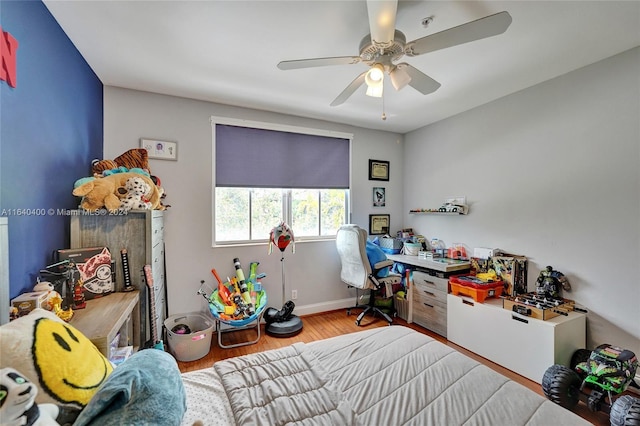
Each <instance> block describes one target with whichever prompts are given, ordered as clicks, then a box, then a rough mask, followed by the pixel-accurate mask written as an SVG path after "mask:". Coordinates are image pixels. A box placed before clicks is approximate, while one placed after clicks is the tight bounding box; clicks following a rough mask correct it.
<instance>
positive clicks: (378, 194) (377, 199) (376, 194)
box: [373, 186, 387, 207]
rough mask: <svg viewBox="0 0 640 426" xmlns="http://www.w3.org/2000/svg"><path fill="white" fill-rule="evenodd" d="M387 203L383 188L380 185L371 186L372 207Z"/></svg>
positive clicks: (382, 205)
mask: <svg viewBox="0 0 640 426" xmlns="http://www.w3.org/2000/svg"><path fill="white" fill-rule="evenodd" d="M386 204H387V202H386V194H385V189H384V188H382V187H379V186H377V187H374V188H373V207H384V206H385V205H386Z"/></svg>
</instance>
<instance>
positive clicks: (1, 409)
mask: <svg viewBox="0 0 640 426" xmlns="http://www.w3.org/2000/svg"><path fill="white" fill-rule="evenodd" d="M0 389H2V391H0V423H1V424H3V425H26V426H48V425H57V424H58V423H57V422H56V420H55V419H56V417H58V413H59V411H60V410H59V408H58V407H57V406H56V405H55V404H36V403H35V401H36V395H37V394H38V388H37V387H36V386H34V385H32V384H31V382H30V381H29V379H27V378H26V377H24V376H23V375H22V374H20V373H19V372H18V371H17V370H14V369H13V368H9V367H7V368H3V369H2V370H0Z"/></svg>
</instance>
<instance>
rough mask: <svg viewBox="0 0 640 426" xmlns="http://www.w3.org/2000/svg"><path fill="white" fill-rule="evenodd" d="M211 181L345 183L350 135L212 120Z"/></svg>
mask: <svg viewBox="0 0 640 426" xmlns="http://www.w3.org/2000/svg"><path fill="white" fill-rule="evenodd" d="M215 132H216V157H215V158H216V160H215V161H216V186H227V187H229V186H231V187H243V188H315V189H325V188H326V189H337V188H343V189H347V188H349V139H341V138H332V137H327V136H317V135H308V134H301V133H291V132H283V131H277V130H266V129H256V128H250V127H239V126H231V125H227V124H216V125H215Z"/></svg>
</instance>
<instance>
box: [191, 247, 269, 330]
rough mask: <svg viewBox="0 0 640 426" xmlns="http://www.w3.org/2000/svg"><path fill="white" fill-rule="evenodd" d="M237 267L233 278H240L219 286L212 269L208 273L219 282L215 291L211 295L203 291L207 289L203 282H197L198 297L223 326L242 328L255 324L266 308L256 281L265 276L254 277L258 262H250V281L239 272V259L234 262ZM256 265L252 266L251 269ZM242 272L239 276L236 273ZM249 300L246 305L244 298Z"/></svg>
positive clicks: (263, 297) (228, 280)
mask: <svg viewBox="0 0 640 426" xmlns="http://www.w3.org/2000/svg"><path fill="white" fill-rule="evenodd" d="M233 261H234V265H235V266H236V274H237V275H239V277H238V276H236V277H233V278H227V282H222V279H221V278H220V276H219V275H218V272H217V271H216V269H215V268H213V269H211V273H212V274H213V276H214V277H215V278H216V281H217V282H218V284H217V288H214V289H213V290H212V291H210V292H209V291H208V290H205V289H206V288H207V285H206V284H205V281H204V280H202V281H200V289H199V290H198V292H197V294H200V295H202V296H203V297H204V298H205V300H206V301H207V304H208V305H209V310H210V311H211V314H212V315H213V316H214V317H215V318H217V319H219V320H221V321H223V322H225V323H226V324H229V325H232V326H235V327H241V326H244V325H246V324H249V323H250V322H252V321H255V320H256V319H257V318H259V317H260V316H261V315H262V312H263V311H264V308H265V305H266V303H267V295H266V293H265V291H264V290H263V289H262V285H261V284H260V282H259V281H257V280H258V278H259V277H260V278H261V277H264V276H265V274H257V273H256V268H257V265H258V262H252V278H251V279H252V280H255V284H254V283H253V281H249V282H247V281H245V279H244V272H242V268H240V269H238V266H239V265H240V260H239V259H238V258H235V259H233ZM254 264H255V265H254ZM238 270H239V271H241V272H238ZM247 297H248V298H249V302H247V301H246V298H247Z"/></svg>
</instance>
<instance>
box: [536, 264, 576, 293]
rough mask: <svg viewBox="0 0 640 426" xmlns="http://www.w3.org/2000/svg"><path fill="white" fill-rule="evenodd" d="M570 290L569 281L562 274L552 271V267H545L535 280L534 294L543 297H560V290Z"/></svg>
mask: <svg viewBox="0 0 640 426" xmlns="http://www.w3.org/2000/svg"><path fill="white" fill-rule="evenodd" d="M561 288H562V289H564V290H566V291H570V290H571V285H570V284H569V281H568V280H567V278H566V277H565V276H564V274H563V273H562V272H558V271H554V270H553V267H552V266H547V267H546V268H544V269H543V270H542V271H540V275H538V279H537V280H536V293H537V294H538V296H544V297H560V290H561Z"/></svg>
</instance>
